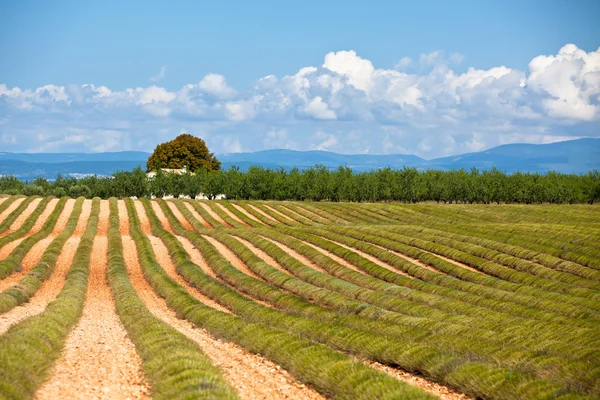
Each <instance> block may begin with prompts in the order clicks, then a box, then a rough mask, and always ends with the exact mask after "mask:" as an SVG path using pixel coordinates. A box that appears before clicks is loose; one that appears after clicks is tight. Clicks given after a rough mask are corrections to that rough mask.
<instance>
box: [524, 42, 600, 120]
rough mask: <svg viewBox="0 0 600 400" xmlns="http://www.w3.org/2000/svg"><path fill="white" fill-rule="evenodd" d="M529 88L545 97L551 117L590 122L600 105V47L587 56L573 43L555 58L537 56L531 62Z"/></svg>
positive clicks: (544, 101)
mask: <svg viewBox="0 0 600 400" xmlns="http://www.w3.org/2000/svg"><path fill="white" fill-rule="evenodd" d="M526 85H527V87H529V88H531V89H532V90H533V91H535V92H537V93H541V94H542V95H544V94H547V95H548V96H544V97H545V98H544V99H543V100H542V102H543V106H544V108H545V110H546V111H547V112H548V114H549V115H550V116H556V117H561V118H570V119H581V120H586V121H591V120H594V119H597V118H598V114H600V105H598V95H599V93H600V48H599V49H598V50H597V51H595V52H590V53H586V52H585V51H583V50H581V49H579V48H578V47H577V46H575V45H574V44H567V45H566V46H563V47H562V48H561V49H560V50H559V52H558V54H557V55H556V56H552V55H551V56H537V57H535V58H534V59H533V60H531V62H530V63H529V77H528V78H527V81H526Z"/></svg>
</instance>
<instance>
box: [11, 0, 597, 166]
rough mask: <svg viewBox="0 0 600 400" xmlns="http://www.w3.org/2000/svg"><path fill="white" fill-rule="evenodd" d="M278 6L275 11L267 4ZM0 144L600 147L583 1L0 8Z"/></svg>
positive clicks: (379, 149)
mask: <svg viewBox="0 0 600 400" xmlns="http://www.w3.org/2000/svg"><path fill="white" fill-rule="evenodd" d="M282 4H285V5H282ZM0 14H1V15H2V17H1V19H2V24H0V149H2V150H4V151H48V152H57V151H116V150H130V149H139V150H152V149H153V148H154V146H156V144H157V143H159V142H161V141H164V140H169V139H171V138H172V137H174V136H175V135H177V134H178V133H180V132H183V131H188V132H190V133H192V134H195V135H197V136H202V137H204V138H205V139H206V140H207V142H208V143H209V146H211V147H212V148H213V149H214V150H215V151H217V152H219V153H223V152H232V151H253V150H261V149H265V148H275V147H286V148H295V149H299V150H308V149H326V150H331V151H337V152H343V153H361V152H369V153H413V154H417V155H420V156H423V157H427V158H428V157H437V156H445V155H451V154H457V153H462V152H467V151H476V150H481V149H483V148H487V147H491V146H495V145H498V144H503V143H512V142H530V143H546V142H552V141H557V140H565V139H569V138H574V137H582V136H592V137H597V136H600V133H599V131H600V130H599V129H598V128H599V127H600V124H599V119H600V99H599V96H600V61H599V57H600V52H599V51H598V49H599V47H600V24H598V23H597V20H598V17H600V2H598V1H498V2H492V1H462V2H458V1H452V2H449V1H421V2H408V1H400V2H399V1H380V2H369V3H367V2H351V1H343V2H342V1H319V2H316V1H304V2H296V3H289V4H286V3H283V2H276V1H254V2H241V1H235V2H234V1H220V2H200V1H194V2H135V1H129V2H124V1H119V2H117V1H103V2H81V1H57V2H46V1H22V2H14V1H0Z"/></svg>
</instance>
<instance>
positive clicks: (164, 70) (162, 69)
mask: <svg viewBox="0 0 600 400" xmlns="http://www.w3.org/2000/svg"><path fill="white" fill-rule="evenodd" d="M166 74H167V66H166V65H163V66H162V67H160V71H158V74H156V75H154V76H153V77H152V78H150V81H151V82H158V81H160V80H161V79H162V78H164V77H165V75H166Z"/></svg>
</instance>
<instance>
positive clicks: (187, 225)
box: [167, 201, 194, 230]
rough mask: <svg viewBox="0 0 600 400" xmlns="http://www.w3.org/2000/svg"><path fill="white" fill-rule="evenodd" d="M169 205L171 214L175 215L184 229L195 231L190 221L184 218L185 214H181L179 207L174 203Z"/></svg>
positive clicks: (169, 202) (170, 202) (168, 202)
mask: <svg viewBox="0 0 600 400" xmlns="http://www.w3.org/2000/svg"><path fill="white" fill-rule="evenodd" d="M167 205H168V206H169V208H170V209H171V212H172V213H173V215H174V216H175V218H177V221H179V223H180V224H181V225H183V227H184V228H185V229H189V230H194V227H192V224H190V221H188V220H187V219H186V218H185V217H184V216H183V214H182V213H181V211H179V208H177V205H176V204H175V203H173V202H172V201H167Z"/></svg>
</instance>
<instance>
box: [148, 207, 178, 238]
mask: <svg viewBox="0 0 600 400" xmlns="http://www.w3.org/2000/svg"><path fill="white" fill-rule="evenodd" d="M150 204H151V205H152V210H153V211H154V214H156V217H157V218H158V220H159V221H160V224H161V225H162V227H163V229H164V230H166V231H167V232H169V233H173V227H172V226H171V223H170V222H169V220H168V218H167V216H166V215H165V213H164V212H163V210H162V208H160V205H159V204H158V203H157V202H156V201H151V202H150Z"/></svg>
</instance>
